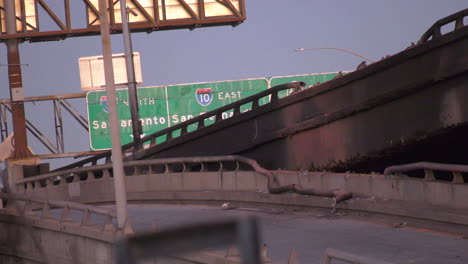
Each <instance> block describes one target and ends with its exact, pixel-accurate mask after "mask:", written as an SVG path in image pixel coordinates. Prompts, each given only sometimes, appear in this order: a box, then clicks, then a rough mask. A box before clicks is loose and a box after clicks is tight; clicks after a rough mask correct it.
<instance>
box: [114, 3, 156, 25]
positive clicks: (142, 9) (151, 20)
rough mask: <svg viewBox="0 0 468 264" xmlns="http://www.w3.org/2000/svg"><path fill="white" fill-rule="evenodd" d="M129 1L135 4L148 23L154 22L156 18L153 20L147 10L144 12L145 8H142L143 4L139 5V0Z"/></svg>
mask: <svg viewBox="0 0 468 264" xmlns="http://www.w3.org/2000/svg"><path fill="white" fill-rule="evenodd" d="M130 2H132V3H133V4H134V5H135V7H136V8H137V9H138V11H140V12H141V13H142V14H143V16H144V17H145V18H146V20H147V21H148V23H156V20H154V19H153V18H152V17H151V16H150V14H148V12H146V10H145V9H144V8H143V6H141V4H140V2H138V0H130ZM122 19H123V18H122Z"/></svg>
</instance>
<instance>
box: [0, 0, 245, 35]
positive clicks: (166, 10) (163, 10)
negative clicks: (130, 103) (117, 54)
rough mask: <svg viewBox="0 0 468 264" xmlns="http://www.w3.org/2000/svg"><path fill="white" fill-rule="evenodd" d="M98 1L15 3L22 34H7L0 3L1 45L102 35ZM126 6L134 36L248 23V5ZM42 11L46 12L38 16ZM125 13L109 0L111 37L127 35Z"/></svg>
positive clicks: (215, 0) (214, 0)
mask: <svg viewBox="0 0 468 264" xmlns="http://www.w3.org/2000/svg"><path fill="white" fill-rule="evenodd" d="M98 2H99V1H98V0H82V1H81V2H80V1H76V0H75V1H70V0H64V1H63V4H62V3H57V1H56V0H15V13H16V31H17V32H16V33H14V34H7V32H6V26H5V17H6V16H5V11H4V0H0V23H1V29H2V30H1V34H0V41H5V40H7V39H11V38H14V39H20V40H23V41H25V40H27V41H31V42H36V41H51V40H61V39H65V38H68V37H78V36H90V35H99V25H100V23H99V5H98ZM127 5H128V6H129V8H130V13H131V15H130V16H129V22H130V25H129V28H130V30H131V31H132V32H152V31H158V30H170V29H180V28H191V29H193V28H197V27H209V26H221V25H232V26H235V25H238V24H240V23H242V22H243V21H244V20H245V19H246V16H245V0H132V1H128V4H127ZM83 8H84V9H85V10H83ZM39 9H42V10H43V11H44V12H39ZM72 10H73V12H72ZM80 11H81V12H80ZM72 13H73V14H74V15H75V16H76V14H86V16H82V18H79V17H78V18H75V17H73V19H72ZM120 13H121V11H120V5H119V1H118V0H117V1H112V0H110V1H109V18H110V26H111V31H112V33H120V32H121V30H122V27H121V22H122V19H121V15H120ZM44 20H52V21H53V25H50V23H41V22H42V21H44ZM72 21H73V23H72ZM75 24H76V25H75Z"/></svg>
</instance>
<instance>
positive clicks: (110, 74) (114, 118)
mask: <svg viewBox="0 0 468 264" xmlns="http://www.w3.org/2000/svg"><path fill="white" fill-rule="evenodd" d="M99 20H100V24H101V38H102V55H103V60H104V77H105V81H106V91H107V98H108V99H107V100H108V105H109V123H110V131H111V140H112V169H113V173H114V193H115V203H116V207H117V226H118V228H119V229H121V230H123V229H124V226H125V222H126V221H127V192H126V190H125V179H124V177H125V175H124V170H123V161H122V147H121V144H120V127H119V117H118V114H117V99H116V96H115V85H114V70H113V65H112V48H111V39H110V26H109V16H108V14H107V0H99Z"/></svg>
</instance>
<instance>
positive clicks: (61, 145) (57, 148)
mask: <svg viewBox="0 0 468 264" xmlns="http://www.w3.org/2000/svg"><path fill="white" fill-rule="evenodd" d="M85 96H86V94H85V93H77V94H65V95H52V96H38V97H26V98H24V102H32V103H34V102H38V101H52V104H53V111H54V128H55V129H54V130H55V143H54V142H53V140H50V139H49V138H48V137H47V136H46V135H45V134H44V133H42V132H41V131H40V130H39V129H38V128H37V126H35V125H34V124H33V123H32V122H31V121H29V120H27V119H26V127H27V130H28V131H29V132H30V133H31V134H32V135H33V136H34V137H35V138H36V139H37V140H38V141H39V142H40V143H41V144H42V145H43V146H44V147H45V148H46V149H48V150H49V151H50V153H52V154H54V155H55V154H59V155H55V156H57V157H60V156H67V155H61V154H65V140H64V132H63V110H65V111H66V112H68V113H69V114H70V116H71V117H72V118H73V119H74V120H75V121H76V122H77V123H78V124H79V125H80V126H81V127H82V128H83V129H85V130H86V131H89V127H88V121H87V119H86V118H85V117H84V116H83V115H81V114H80V112H78V110H76V108H75V107H74V106H73V105H72V104H71V103H70V102H69V101H68V100H69V99H77V98H84V97H85ZM11 104H12V102H11V101H10V100H5V99H3V100H0V137H1V139H2V141H3V140H5V139H6V138H7V137H8V134H9V125H8V124H9V122H8V115H7V113H8V112H9V113H11V109H12V107H11Z"/></svg>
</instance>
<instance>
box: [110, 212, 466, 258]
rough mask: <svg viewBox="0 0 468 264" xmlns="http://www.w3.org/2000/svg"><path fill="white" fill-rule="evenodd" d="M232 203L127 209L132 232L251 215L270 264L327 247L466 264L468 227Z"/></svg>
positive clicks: (377, 255) (372, 255)
mask: <svg viewBox="0 0 468 264" xmlns="http://www.w3.org/2000/svg"><path fill="white" fill-rule="evenodd" d="M106 207H111V208H112V206H106ZM232 207H234V208H233V209H229V210H225V209H223V208H222V207H221V204H219V205H216V206H214V205H210V206H208V205H176V204H172V205H154V204H132V205H129V209H128V214H129V217H130V219H131V221H132V226H133V227H134V229H135V231H136V232H137V233H138V232H144V231H146V230H154V229H158V230H163V229H167V228H174V227H177V226H183V225H190V224H194V223H200V222H209V221H216V220H220V219H225V218H231V217H241V216H246V215H248V216H251V215H253V216H256V217H258V219H259V223H260V229H261V237H262V241H263V242H264V243H266V245H267V254H268V257H269V258H270V259H271V260H272V261H273V263H287V261H288V256H289V253H290V251H291V249H293V248H294V249H296V251H297V253H298V260H299V263H320V261H321V260H322V258H323V254H324V252H325V250H326V249H327V248H333V249H337V250H341V251H345V252H348V253H352V254H356V255H360V256H366V257H370V258H373V259H376V260H381V261H387V262H391V263H425V264H431V263H433V264H448V263H459V264H467V263H468V226H454V225H447V224H443V223H435V222H428V221H423V220H417V219H408V218H399V217H392V216H382V215H374V214H365V213H356V212H340V211H337V212H334V213H332V212H330V210H328V209H296V210H288V211H285V210H283V209H281V208H279V209H278V208H277V209H271V208H253V207H249V206H232ZM332 263H341V262H337V261H335V262H332Z"/></svg>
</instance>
